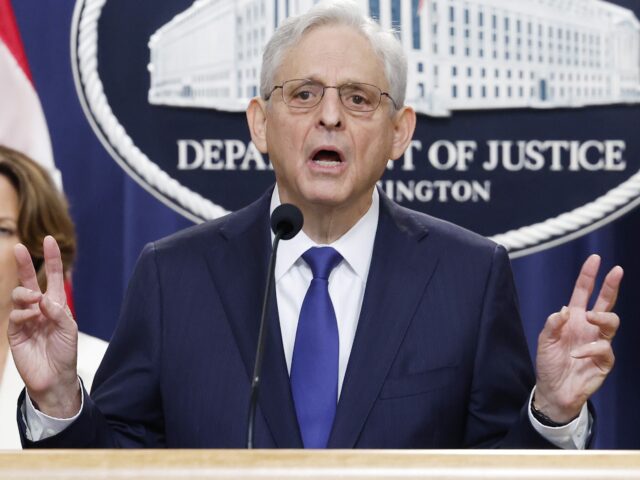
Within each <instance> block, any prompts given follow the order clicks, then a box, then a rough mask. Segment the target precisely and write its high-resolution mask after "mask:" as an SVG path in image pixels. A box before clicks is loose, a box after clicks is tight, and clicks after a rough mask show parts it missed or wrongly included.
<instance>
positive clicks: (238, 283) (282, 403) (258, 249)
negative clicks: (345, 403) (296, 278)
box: [208, 189, 302, 448]
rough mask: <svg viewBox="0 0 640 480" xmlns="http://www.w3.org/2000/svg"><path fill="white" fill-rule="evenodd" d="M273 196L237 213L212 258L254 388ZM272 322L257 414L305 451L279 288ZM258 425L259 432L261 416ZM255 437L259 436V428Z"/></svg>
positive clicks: (288, 444)
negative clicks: (282, 328)
mask: <svg viewBox="0 0 640 480" xmlns="http://www.w3.org/2000/svg"><path fill="white" fill-rule="evenodd" d="M271 192H272V190H271V189H270V190H269V191H268V192H267V193H266V194H265V195H264V196H263V197H262V198H261V199H260V200H258V201H257V202H256V203H254V204H252V205H250V206H249V207H247V208H246V209H243V210H241V211H239V212H236V214H233V216H232V217H230V218H229V219H228V220H227V222H226V224H225V225H224V226H223V227H222V228H221V234H222V236H223V237H224V238H225V240H226V243H225V245H224V247H223V248H221V249H220V251H213V252H210V254H209V255H208V263H209V269H210V271H211V275H212V276H213V278H214V281H215V283H216V286H217V288H218V290H219V291H220V298H221V300H222V303H223V305H224V308H225V312H226V314H227V318H228V321H229V324H230V326H231V329H232V331H233V334H234V337H235V339H236V342H237V344H238V348H239V350H240V354H241V356H242V360H243V362H244V365H245V369H246V372H247V379H248V383H247V385H249V384H250V379H251V376H252V374H253V366H254V362H255V350H256V346H257V342H258V330H259V326H260V313H261V311H262V300H263V294H264V288H265V281H266V276H267V268H268V261H269V255H270V254H271V237H270V233H269V232H270V227H269V203H270V199H271ZM267 324H268V325H267V339H266V340H267V342H266V346H265V353H264V359H263V370H262V379H261V384H260V391H259V394H258V398H259V400H258V403H259V407H260V408H259V409H258V412H261V413H262V415H263V417H264V419H265V421H266V423H267V425H268V427H269V430H270V431H271V435H272V437H273V439H274V441H275V444H276V446H277V447H280V448H296V447H301V446H302V441H301V439H300V434H299V430H298V424H297V420H296V416H295V410H294V407H293V400H292V397H291V389H290V386H289V375H288V373H287V366H286V362H285V357H284V351H283V348H282V337H281V333H280V325H279V320H278V310H277V303H276V296H275V288H274V290H273V292H272V295H271V298H270V310H269V312H268V315H267ZM247 388H248V387H247ZM248 393H249V391H248V390H247V394H248ZM247 407H248V405H247ZM243 420H244V419H243ZM256 424H257V425H258V427H257V428H258V429H259V414H258V418H257V422H256ZM256 433H257V434H259V430H257V432H256ZM257 440H258V435H257V436H256V441H257ZM258 446H259V445H258Z"/></svg>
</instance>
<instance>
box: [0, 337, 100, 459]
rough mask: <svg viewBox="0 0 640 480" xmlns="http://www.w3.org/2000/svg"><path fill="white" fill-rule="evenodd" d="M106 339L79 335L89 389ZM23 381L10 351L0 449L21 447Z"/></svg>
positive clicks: (0, 409)
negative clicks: (18, 412)
mask: <svg viewBox="0 0 640 480" xmlns="http://www.w3.org/2000/svg"><path fill="white" fill-rule="evenodd" d="M106 349H107V342H105V341H104V340H100V339H99V338H96V337H92V336H90V335H87V334H85V333H82V332H80V333H79V334H78V374H79V375H80V378H82V381H83V382H84V385H85V387H86V388H87V390H89V389H90V388H91V383H92V382H93V376H94V375H95V373H96V370H97V369H98V365H100V362H101V361H102V357H103V355H104V352H105V350H106ZM23 388H24V383H23V382H22V379H21V378H20V375H18V370H17V369H16V366H15V364H14V363H13V356H12V355H11V353H8V354H7V361H6V362H5V365H4V372H2V377H1V378H0V450H13V449H20V448H22V446H21V445H20V435H19V434H18V423H17V420H16V410H17V402H18V396H19V395H20V392H21V391H22V389H23Z"/></svg>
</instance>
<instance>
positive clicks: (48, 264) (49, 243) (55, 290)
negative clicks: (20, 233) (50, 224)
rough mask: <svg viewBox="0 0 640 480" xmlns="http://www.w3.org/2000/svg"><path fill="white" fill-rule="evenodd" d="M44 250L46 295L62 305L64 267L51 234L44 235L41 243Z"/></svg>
mask: <svg viewBox="0 0 640 480" xmlns="http://www.w3.org/2000/svg"><path fill="white" fill-rule="evenodd" d="M42 246H43V250H44V268H45V272H46V273H47V295H49V296H51V299H52V300H54V301H55V302H57V303H59V304H61V305H64V304H65V302H66V295H65V292H64V269H63V267H62V257H61V255H60V247H58V242H56V241H55V239H54V238H53V237H52V236H51V235H47V236H46V237H44V242H43V244H42Z"/></svg>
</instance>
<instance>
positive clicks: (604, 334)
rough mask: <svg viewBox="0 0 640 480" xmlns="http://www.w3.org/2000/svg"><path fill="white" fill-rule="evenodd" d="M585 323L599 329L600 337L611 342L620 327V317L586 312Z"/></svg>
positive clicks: (611, 314) (609, 313)
mask: <svg viewBox="0 0 640 480" xmlns="http://www.w3.org/2000/svg"><path fill="white" fill-rule="evenodd" d="M587 321H588V322H589V323H591V324H592V325H595V326H597V327H598V328H600V337H601V338H603V339H605V340H609V341H611V340H613V337H615V335H616V332H617V331H618V327H619V326H620V317H618V315H616V314H615V313H611V312H587Z"/></svg>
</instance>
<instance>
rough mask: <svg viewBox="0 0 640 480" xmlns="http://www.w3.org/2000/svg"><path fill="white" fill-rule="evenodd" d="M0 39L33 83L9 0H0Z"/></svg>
mask: <svg viewBox="0 0 640 480" xmlns="http://www.w3.org/2000/svg"><path fill="white" fill-rule="evenodd" d="M0 40H2V42H3V43H4V44H5V45H6V46H7V48H8V49H9V51H10V52H11V54H12V55H13V57H14V58H15V59H16V61H17V62H18V65H20V68H21V69H22V71H23V72H24V74H25V75H26V76H27V78H28V79H29V81H30V82H31V84H33V78H32V77H31V70H29V63H28V62H27V55H26V54H25V52H24V47H23V46H22V39H21V38H20V30H18V23H17V22H16V17H15V15H14V14H13V8H12V7H11V0H0Z"/></svg>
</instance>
